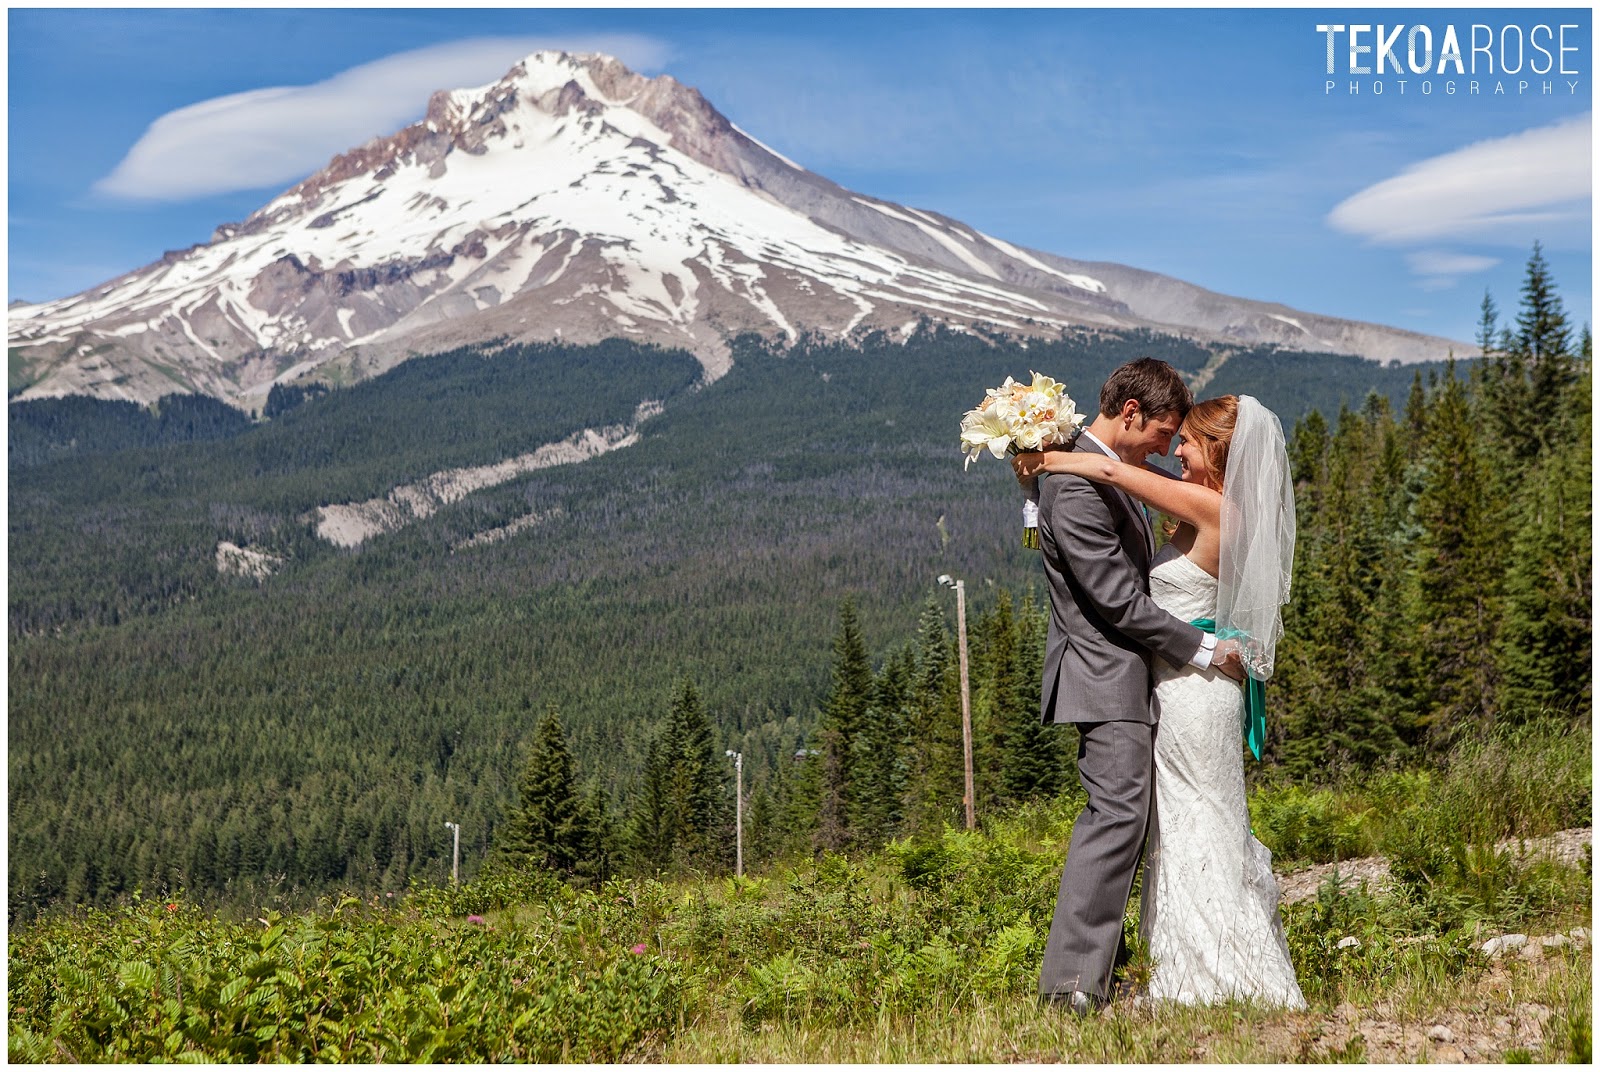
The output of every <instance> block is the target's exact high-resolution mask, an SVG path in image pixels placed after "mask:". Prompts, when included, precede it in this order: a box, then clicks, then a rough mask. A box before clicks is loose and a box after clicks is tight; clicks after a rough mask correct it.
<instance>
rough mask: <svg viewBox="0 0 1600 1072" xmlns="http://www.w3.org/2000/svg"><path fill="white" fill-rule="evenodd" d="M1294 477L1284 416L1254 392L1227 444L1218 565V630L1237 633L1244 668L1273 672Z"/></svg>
mask: <svg viewBox="0 0 1600 1072" xmlns="http://www.w3.org/2000/svg"><path fill="white" fill-rule="evenodd" d="M1294 530H1295V523H1294V482H1293V480H1292V479H1291V478H1290V476H1289V456H1288V453H1287V451H1286V450H1285V449H1284V443H1283V425H1282V424H1280V423H1279V422H1278V418H1277V415H1276V414H1274V413H1273V412H1272V411H1271V410H1269V409H1267V408H1266V407H1265V406H1263V405H1262V404H1261V403H1260V402H1258V401H1257V400H1256V399H1254V398H1252V397H1250V396H1249V395H1240V396H1239V411H1238V416H1237V417H1236V418H1235V421H1234V425H1233V438H1232V440H1231V443H1230V445H1229V447H1228V468H1227V473H1226V475H1225V476H1224V477H1223V485H1222V561H1221V564H1220V567H1219V568H1218V570H1217V635H1218V636H1219V637H1235V638H1236V639H1238V641H1239V643H1240V645H1241V647H1242V650H1241V652H1240V656H1241V657H1242V658H1243V660H1244V665H1245V669H1246V670H1247V671H1248V672H1249V674H1250V676H1251V677H1253V678H1255V679H1256V680H1257V681H1265V680H1267V679H1268V678H1270V677H1271V676H1272V666H1273V659H1274V656H1275V654H1276V652H1277V647H1278V638H1279V637H1280V636H1282V635H1283V615H1282V613H1281V611H1280V608H1281V607H1282V606H1283V605H1284V604H1285V603H1287V602H1289V575H1290V573H1291V572H1292V570H1293V566H1294Z"/></svg>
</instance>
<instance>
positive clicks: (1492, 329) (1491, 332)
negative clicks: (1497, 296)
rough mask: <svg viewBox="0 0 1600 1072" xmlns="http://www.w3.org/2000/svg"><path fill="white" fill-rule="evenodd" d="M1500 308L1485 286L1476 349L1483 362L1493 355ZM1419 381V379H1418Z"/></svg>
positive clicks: (1479, 308) (1497, 332) (1479, 315)
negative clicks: (1479, 352) (1480, 354)
mask: <svg viewBox="0 0 1600 1072" xmlns="http://www.w3.org/2000/svg"><path fill="white" fill-rule="evenodd" d="M1499 324H1500V310H1499V308H1498V307H1496V305H1495V303H1494V298H1493V297H1492V296H1491V295H1490V293H1489V290H1488V288H1487V287H1485V288H1484V291H1483V303H1482V304H1481V305H1479V306H1478V337H1477V341H1478V349H1479V350H1480V351H1482V354H1483V357H1484V359H1485V363H1486V364H1487V360H1488V358H1490V357H1491V356H1493V354H1494V349H1495V342H1496V341H1497V340H1498V338H1499V330H1500V328H1499ZM1419 382H1420V381H1419Z"/></svg>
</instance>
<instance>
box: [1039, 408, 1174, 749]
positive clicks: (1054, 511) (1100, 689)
mask: <svg viewBox="0 0 1600 1072" xmlns="http://www.w3.org/2000/svg"><path fill="white" fill-rule="evenodd" d="M1073 449H1075V450H1077V451H1085V452H1089V453H1093V454H1100V453H1104V452H1102V451H1101V450H1100V449H1099V448H1098V447H1097V446H1095V445H1094V444H1093V443H1092V442H1091V441H1090V440H1089V439H1088V438H1087V437H1080V438H1079V440H1078V443H1077V445H1076V446H1075V447H1074V448H1073ZM1039 543H1040V547H1041V549H1042V551H1043V557H1044V569H1045V577H1046V580H1047V581H1048V582H1049V585H1050V629H1049V632H1048V634H1047V635H1046V638H1045V651H1044V681H1043V687H1042V689H1041V693H1040V705H1039V718H1040V721H1041V722H1046V723H1048V722H1113V721H1128V722H1142V723H1153V722H1155V721H1157V719H1158V718H1159V717H1160V712H1159V711H1157V710H1156V709H1155V701H1154V697H1153V689H1154V681H1153V678H1152V675H1151V659H1152V657H1153V656H1156V655H1159V656H1161V657H1162V658H1164V659H1166V660H1167V661H1168V662H1170V663H1172V664H1173V665H1174V666H1182V665H1184V664H1185V663H1187V662H1188V661H1189V660H1190V659H1191V658H1192V657H1193V656H1194V653H1195V652H1196V651H1198V650H1199V648H1200V637H1201V635H1202V634H1201V632H1200V630H1199V629H1197V628H1195V627H1194V626H1192V625H1190V624H1188V623H1187V622H1182V621H1179V620H1178V619H1177V618H1174V617H1173V616H1172V615H1170V614H1168V613H1167V612H1166V611H1164V610H1162V609H1161V608H1160V607H1158V606H1156V604H1155V603H1154V602H1153V601H1152V600H1151V599H1150V560H1151V558H1152V557H1153V556H1154V554H1155V538H1154V534H1153V533H1152V532H1151V529H1150V521H1149V519H1148V518H1147V517H1146V516H1145V512H1144V507H1143V506H1141V505H1140V504H1139V503H1137V502H1136V501H1134V499H1133V498H1131V497H1130V496H1129V495H1127V494H1126V493H1125V492H1122V491H1119V490H1118V489H1116V488H1115V487H1113V486H1111V485H1110V484H1097V483H1095V482H1094V481H1092V480H1086V479H1084V478H1083V477H1077V476H1067V475H1065V474H1062V473H1046V474H1044V475H1043V476H1041V477H1040V487H1039Z"/></svg>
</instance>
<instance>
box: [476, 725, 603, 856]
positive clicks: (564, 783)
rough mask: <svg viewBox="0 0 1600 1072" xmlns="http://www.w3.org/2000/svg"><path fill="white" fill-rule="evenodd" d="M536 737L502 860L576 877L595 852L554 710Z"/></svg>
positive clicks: (503, 844) (537, 729)
mask: <svg viewBox="0 0 1600 1072" xmlns="http://www.w3.org/2000/svg"><path fill="white" fill-rule="evenodd" d="M533 734H534V736H533V748H532V750H531V751H530V753H529V755H528V761H527V764H526V765H525V766H524V767H523V770H522V778H521V782H520V786H519V791H520V798H519V806H518V808H517V811H516V812H515V814H514V815H513V816H512V818H511V821H510V822H509V823H507V824H506V826H505V827H504V828H503V829H504V833H503V836H502V840H501V844H500V846H499V850H500V854H501V855H503V856H504V857H505V858H506V859H508V860H509V861H510V862H512V863H513V864H518V865H526V866H531V867H537V868H543V869H545V870H548V871H554V872H556V873H558V874H560V875H562V876H563V877H571V876H573V875H575V874H577V872H578V865H579V863H580V861H585V860H586V858H588V857H590V856H591V855H592V854H593V850H594V847H595V846H594V844H593V831H592V828H591V825H590V823H589V822H586V821H585V820H586V818H587V817H586V816H585V815H584V808H583V802H582V800H581V799H580V798H579V795H578V789H577V783H576V781H575V780H574V776H573V763H572V753H571V752H570V751H568V749H567V738H566V733H565V732H564V731H563V729H562V726H561V716H560V714H559V712H557V710H556V708H555V706H554V705H551V706H550V707H549V708H547V709H546V710H545V714H544V717H543V718H541V719H540V720H539V723H538V725H537V726H536V727H535V728H534V731H533Z"/></svg>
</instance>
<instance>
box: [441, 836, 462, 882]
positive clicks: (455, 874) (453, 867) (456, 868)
mask: <svg viewBox="0 0 1600 1072" xmlns="http://www.w3.org/2000/svg"><path fill="white" fill-rule="evenodd" d="M444 825H445V826H447V827H449V828H450V829H451V830H453V831H454V832H455V844H454V845H453V846H452V848H451V849H450V885H452V886H459V885H461V824H460V823H452V822H450V821H449V820H448V819H447V820H445V824H444Z"/></svg>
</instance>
